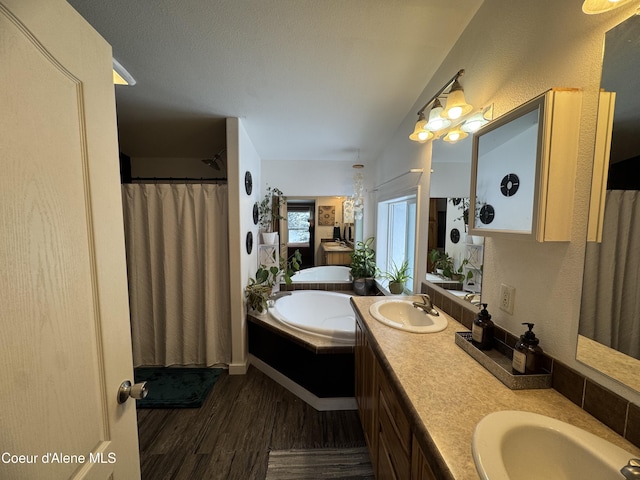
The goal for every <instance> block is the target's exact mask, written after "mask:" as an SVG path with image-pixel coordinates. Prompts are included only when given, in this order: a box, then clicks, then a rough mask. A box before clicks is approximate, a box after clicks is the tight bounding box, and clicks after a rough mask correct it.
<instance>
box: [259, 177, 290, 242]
mask: <svg viewBox="0 0 640 480" xmlns="http://www.w3.org/2000/svg"><path fill="white" fill-rule="evenodd" d="M274 197H275V198H276V199H277V200H276V202H274ZM286 204H287V197H285V196H284V194H283V193H282V190H280V189H279V188H277V187H273V188H272V187H267V191H266V193H265V194H264V198H263V199H262V201H261V202H260V204H259V205H258V223H260V228H262V231H263V232H271V230H272V229H273V222H274V221H276V220H286V218H284V217H283V216H282V215H280V207H282V206H284V205H286Z"/></svg>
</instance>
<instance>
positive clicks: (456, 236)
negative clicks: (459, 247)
mask: <svg viewBox="0 0 640 480" xmlns="http://www.w3.org/2000/svg"><path fill="white" fill-rule="evenodd" d="M449 238H450V239H451V241H452V242H453V243H458V242H459V241H460V230H458V229H457V228H453V229H451V233H450V234H449Z"/></svg>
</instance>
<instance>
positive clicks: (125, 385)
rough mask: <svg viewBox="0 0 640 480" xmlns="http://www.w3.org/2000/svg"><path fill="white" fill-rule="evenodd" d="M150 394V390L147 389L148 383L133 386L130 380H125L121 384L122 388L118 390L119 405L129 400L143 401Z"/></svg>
mask: <svg viewBox="0 0 640 480" xmlns="http://www.w3.org/2000/svg"><path fill="white" fill-rule="evenodd" d="M148 393H149V388H148V387H147V382H140V383H136V384H135V385H132V384H131V381H130V380H125V381H124V382H122V383H121V384H120V388H119V389H118V403H124V402H126V401H127V400H129V398H135V399H136V400H141V399H143V398H144V397H146V396H147V394H148Z"/></svg>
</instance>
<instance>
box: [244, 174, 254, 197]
mask: <svg viewBox="0 0 640 480" xmlns="http://www.w3.org/2000/svg"><path fill="white" fill-rule="evenodd" d="M244 189H245V191H246V192H247V195H251V192H252V191H253V178H252V177H251V172H249V171H247V172H246V173H245V174H244Z"/></svg>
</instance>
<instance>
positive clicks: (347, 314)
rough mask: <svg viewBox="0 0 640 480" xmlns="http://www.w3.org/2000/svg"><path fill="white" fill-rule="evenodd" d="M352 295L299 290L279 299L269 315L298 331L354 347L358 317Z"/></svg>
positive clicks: (270, 309) (270, 308) (271, 307)
mask: <svg viewBox="0 0 640 480" xmlns="http://www.w3.org/2000/svg"><path fill="white" fill-rule="evenodd" d="M350 298H351V296H350V295H346V294H344V293H337V292H325V291H320V290H298V291H295V292H291V294H289V295H284V296H282V297H280V298H278V299H277V300H276V301H275V302H274V304H273V306H270V307H269V315H271V317H273V318H274V319H275V320H277V321H279V322H281V323H283V324H285V325H287V326H288V327H291V328H293V329H295V330H297V331H301V332H304V333H307V334H312V335H316V336H318V337H320V338H325V339H326V338H328V339H331V340H333V341H334V342H335V343H339V344H346V345H353V344H354V341H355V329H356V317H355V314H354V312H353V309H352V308H351V304H350V303H349V299H350Z"/></svg>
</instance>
